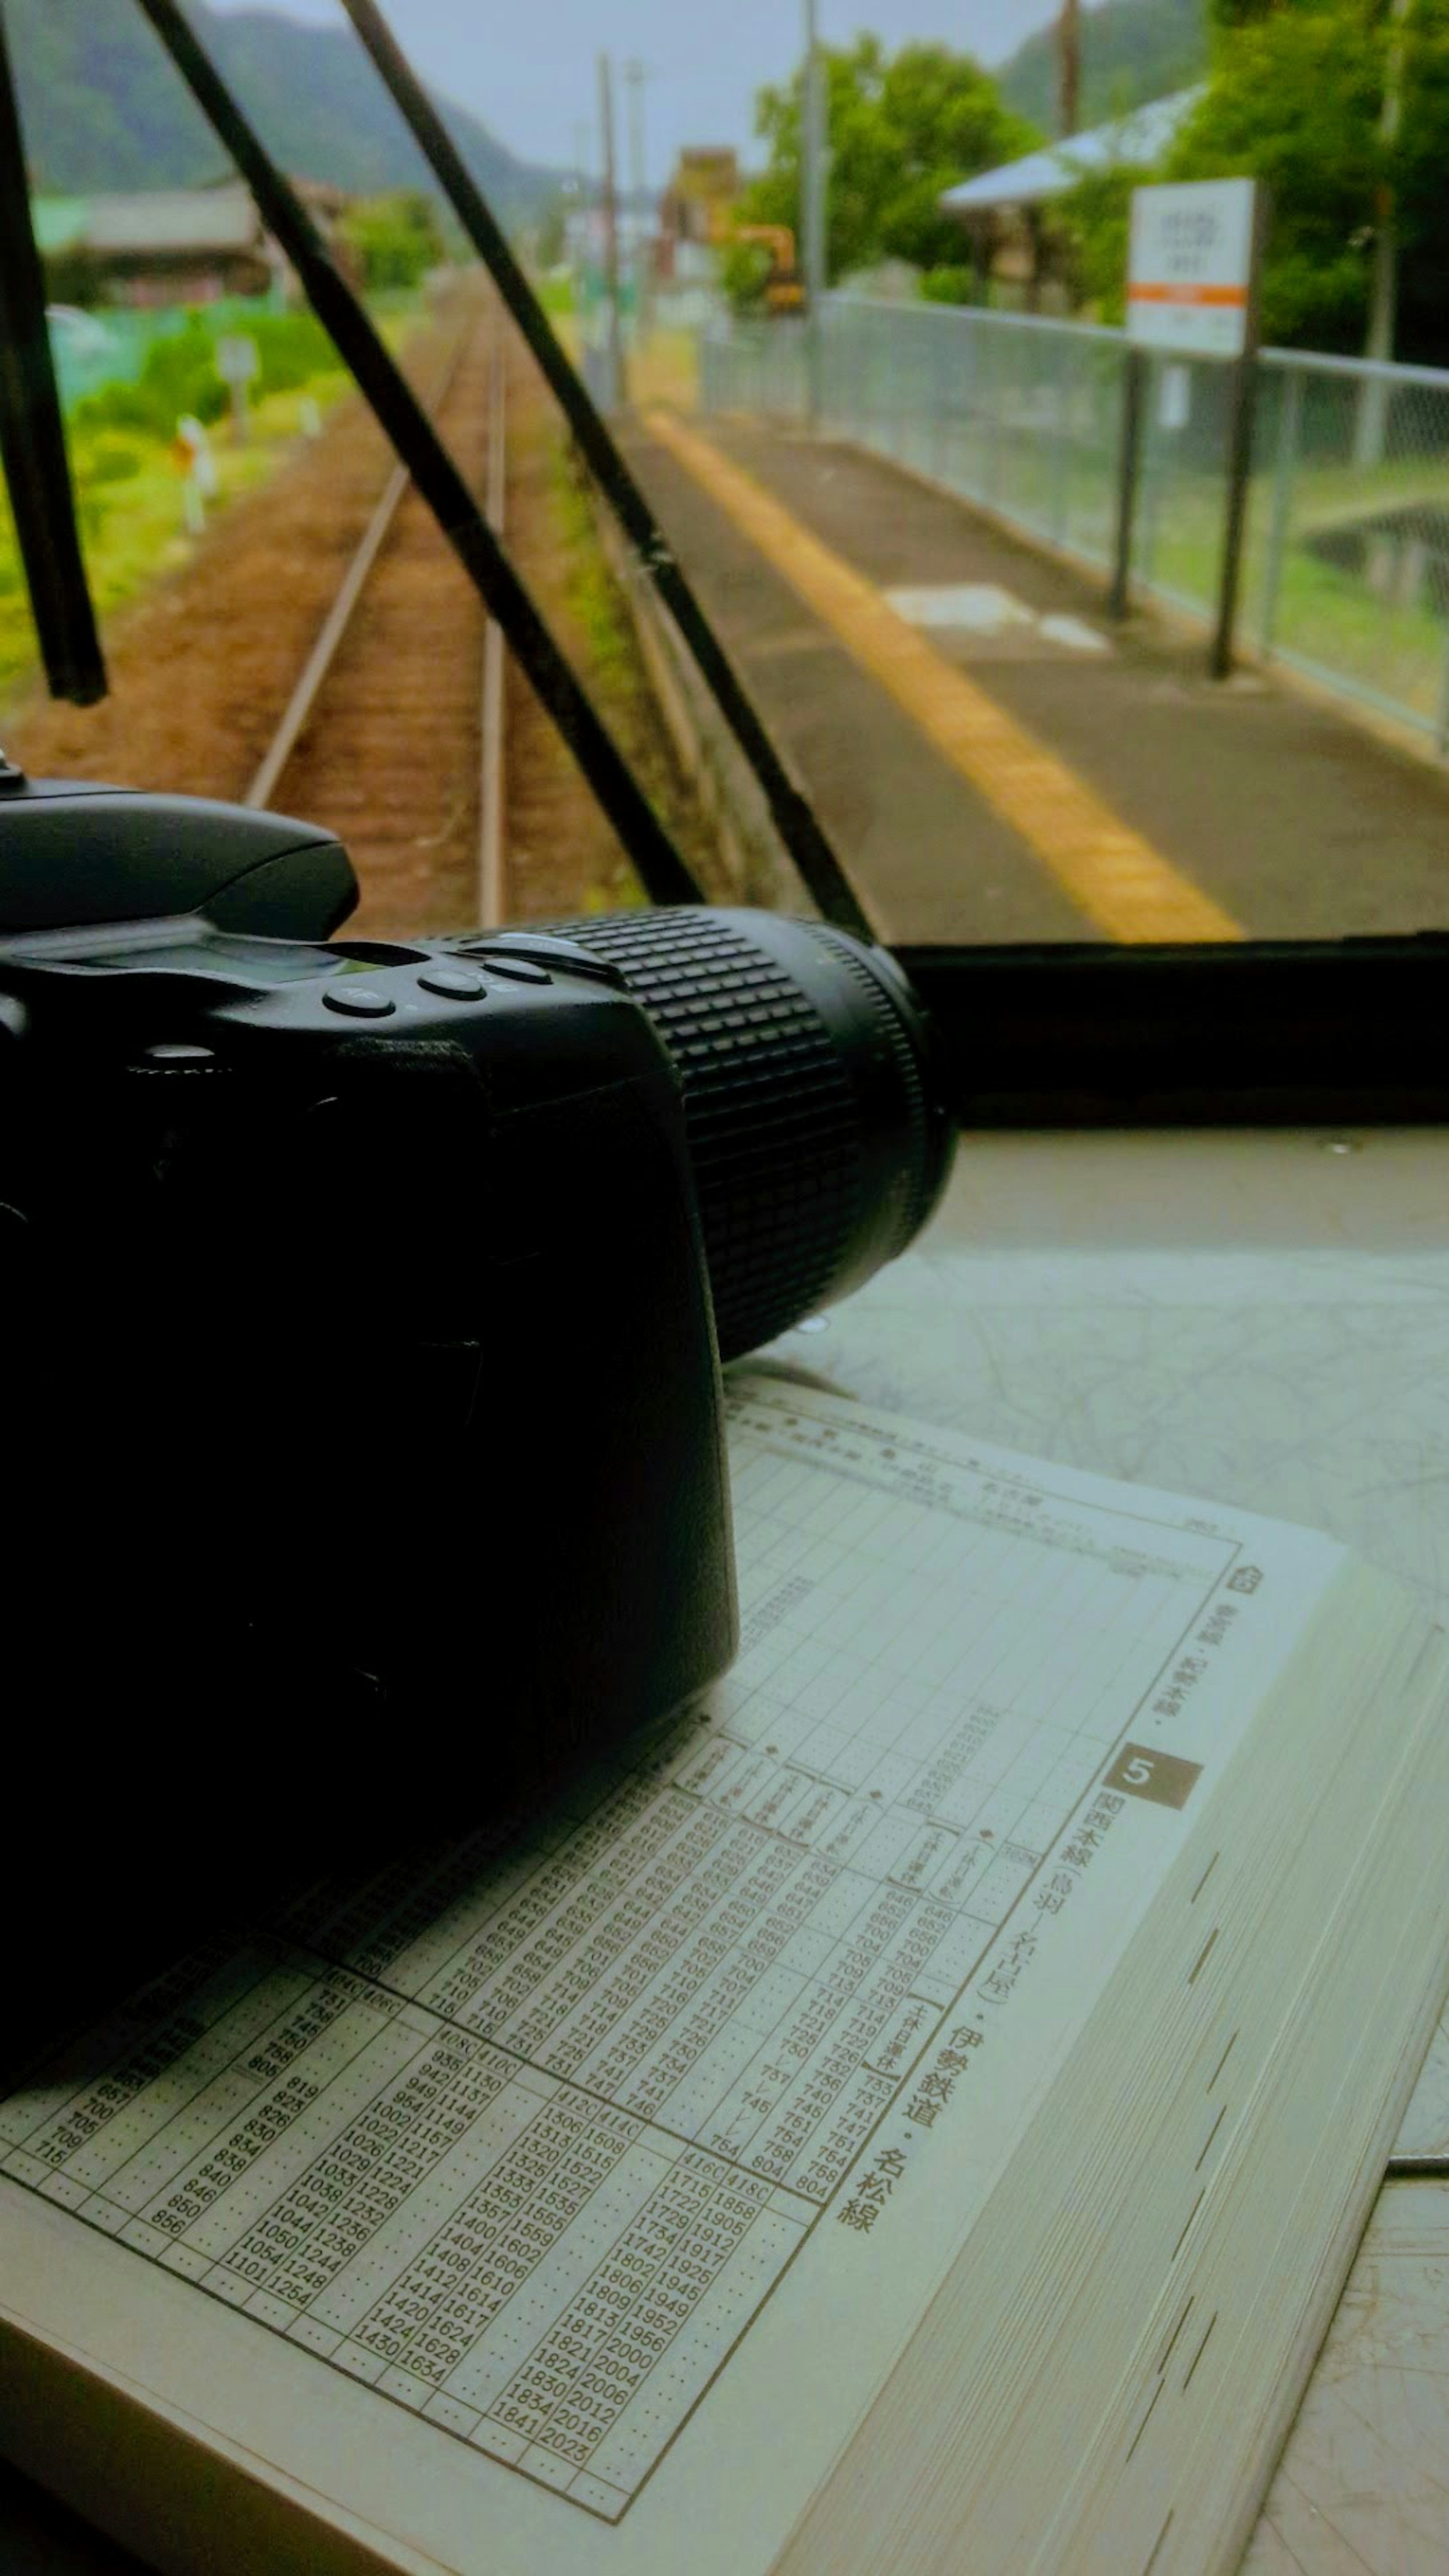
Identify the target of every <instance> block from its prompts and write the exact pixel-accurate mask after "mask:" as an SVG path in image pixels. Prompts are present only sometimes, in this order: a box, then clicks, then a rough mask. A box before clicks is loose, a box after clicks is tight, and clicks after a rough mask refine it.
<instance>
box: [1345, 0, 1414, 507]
mask: <svg viewBox="0 0 1449 2576" xmlns="http://www.w3.org/2000/svg"><path fill="white" fill-rule="evenodd" d="M1408 14H1409V0H1390V9H1389V58H1388V63H1387V66H1386V68H1385V72H1384V98H1383V105H1382V107H1381V108H1380V110H1379V142H1380V143H1381V144H1382V146H1383V148H1384V152H1385V156H1386V157H1387V155H1388V154H1389V153H1390V152H1391V151H1392V149H1393V147H1394V144H1395V143H1396V142H1397V141H1398V134H1399V127H1400V124H1401V123H1402V121H1403V113H1404V20H1405V19H1406V17H1407V16H1408ZM1395 211H1396V210H1395V206H1394V190H1393V183H1392V181H1391V180H1389V179H1384V180H1382V181H1381V182H1380V185H1379V187H1378V190H1377V192H1376V203H1375V206H1374V264H1373V275H1372V277H1371V279H1370V281H1369V319H1368V333H1367V336H1366V338H1365V340H1364V349H1363V353H1364V356H1365V357H1366V358H1372V359H1374V360H1376V361H1377V363H1378V364H1379V365H1381V366H1385V365H1387V364H1388V363H1389V361H1390V360H1391V359H1392V357H1393V354H1394V324H1395V322H1396V320H1397V318H1398V305H1399V238H1398V228H1397V225H1396V223H1395V220H1394V218H1395ZM1388 425H1389V387H1388V384H1387V382H1386V380H1385V378H1384V377H1382V376H1367V377H1365V379H1364V384H1363V390H1362V393H1361V394H1360V397H1359V407H1358V419H1357V422H1356V423H1355V427H1354V442H1353V452H1354V463H1355V464H1356V465H1378V464H1380V463H1381V462H1382V459H1383V453H1384V445H1385V441H1386V438H1387V435H1388Z"/></svg>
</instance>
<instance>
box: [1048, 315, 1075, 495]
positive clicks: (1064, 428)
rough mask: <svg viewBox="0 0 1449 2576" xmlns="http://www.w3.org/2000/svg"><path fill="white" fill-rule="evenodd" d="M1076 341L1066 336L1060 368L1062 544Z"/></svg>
mask: <svg viewBox="0 0 1449 2576" xmlns="http://www.w3.org/2000/svg"><path fill="white" fill-rule="evenodd" d="M1073 347H1074V344H1073V342H1072V341H1071V340H1070V339H1069V338H1068V336H1067V334H1066V333H1065V332H1063V334H1062V347H1061V358H1060V362H1059V364H1058V367H1057V388H1056V389H1057V435H1056V445H1055V459H1054V462H1055V469H1056V470H1055V472H1054V474H1053V476H1052V535H1053V537H1054V538H1055V540H1056V542H1057V544H1058V545H1060V544H1061V541H1062V539H1063V537H1064V536H1065V535H1066V532H1067V477H1068V474H1069V471H1070V468H1071V455H1072V447H1071V411H1072V388H1073V383H1074V380H1075V379H1074V371H1073Z"/></svg>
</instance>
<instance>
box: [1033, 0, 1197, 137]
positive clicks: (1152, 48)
mask: <svg viewBox="0 0 1449 2576" xmlns="http://www.w3.org/2000/svg"><path fill="white" fill-rule="evenodd" d="M1081 26H1082V99H1081V123H1082V126H1083V127H1084V128H1086V127H1088V126H1093V125H1102V124H1104V123H1105V122H1106V120H1107V118H1108V117H1109V116H1114V115H1117V114H1119V113H1120V111H1121V110H1122V109H1123V108H1125V107H1137V106H1139V105H1140V104H1141V102H1142V101H1143V100H1144V99H1148V98H1165V97H1166V96H1167V94H1168V92H1169V91H1171V90H1175V89H1186V88H1187V87H1188V85H1189V83H1190V82H1192V81H1195V80H1200V79H1201V77H1202V74H1203V72H1204V70H1205V68H1206V65H1207V50H1208V39H1207V10H1206V6H1205V0H1103V5H1102V6H1101V7H1100V8H1097V9H1091V8H1084V9H1083V11H1082V19H1081ZM996 77H997V79H998V81H999V82H1000V84H1001V92H1002V96H1003V97H1004V98H1005V100H1006V102H1007V104H1008V106H1010V107H1014V108H1015V109H1016V110H1017V112H1018V114H1019V115H1021V116H1029V117H1030V119H1031V121H1032V123H1033V125H1039V126H1040V127H1041V128H1042V130H1043V132H1044V133H1046V134H1055V132H1056V130H1057V50H1056V34H1055V30H1054V29H1052V28H1049V27H1047V28H1043V29H1042V30H1041V32H1040V33H1039V34H1038V35H1035V36H1028V38H1027V40H1026V42H1025V44H1024V45H1020V46H1018V48H1017V50H1016V52H1015V53H1014V54H1013V55H1012V56H1011V58H1010V60H1009V61H1008V62H1005V63H1003V64H1002V66H1001V68H1000V70H999V71H998V72H997V74H996Z"/></svg>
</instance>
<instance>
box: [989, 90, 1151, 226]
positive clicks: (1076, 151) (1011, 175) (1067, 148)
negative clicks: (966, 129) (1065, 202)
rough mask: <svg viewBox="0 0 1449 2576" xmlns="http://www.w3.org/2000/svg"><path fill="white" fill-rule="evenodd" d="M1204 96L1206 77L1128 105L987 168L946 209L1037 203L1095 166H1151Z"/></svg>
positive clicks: (1058, 193) (1062, 193)
mask: <svg viewBox="0 0 1449 2576" xmlns="http://www.w3.org/2000/svg"><path fill="white" fill-rule="evenodd" d="M1201 96H1202V84H1201V82H1198V83H1196V84H1195V85H1194V87H1193V88H1191V89H1179V90H1174V91H1173V93H1172V96H1171V97H1170V98H1154V99H1150V100H1149V101H1148V102H1147V104H1146V105H1145V106H1143V107H1134V108H1129V109H1128V110H1127V112H1126V113H1125V115H1122V116H1117V117H1114V118H1113V119H1112V121H1111V123H1110V124H1108V125H1097V126H1094V127H1093V129H1092V131H1091V133H1090V134H1073V135H1069V136H1068V137H1067V138H1066V139H1065V140H1064V141H1063V142H1061V143H1048V144H1044V145H1043V146H1042V148H1041V150H1040V151H1039V152H1028V153H1026V154H1025V155H1024V157H1023V158H1022V159H1021V160H1020V161H1007V162H1004V163H1003V165H1002V167H1001V168H1000V169H999V170H983V171H982V172H981V173H980V175H979V177H977V178H975V179H966V180H963V182H962V184H961V186H960V187H959V188H948V189H947V190H946V192H945V194H944V196H943V197H942V198H941V201H940V203H941V209H942V212H943V213H944V214H950V215H973V214H985V213H987V212H988V211H989V210H991V209H992V208H1002V207H1007V206H1037V205H1040V204H1041V203H1042V201H1043V199H1044V198H1047V197H1061V196H1065V194H1066V192H1067V190H1068V189H1069V188H1074V187H1075V186H1076V184H1077V181H1078V180H1079V179H1083V178H1085V177H1086V176H1087V174H1088V172H1090V171H1096V170H1112V169H1120V168H1122V167H1123V166H1124V165H1125V166H1126V167H1127V168H1128V169H1139V170H1147V169H1150V168H1151V167H1152V164H1153V163H1154V161H1156V160H1158V159H1159V157H1160V156H1161V154H1162V153H1164V152H1165V151H1166V150H1167V147H1168V145H1169V143H1171V142H1172V141H1173V140H1174V138H1175V136H1176V135H1177V134H1178V132H1179V131H1180V129H1181V128H1182V127H1183V126H1184V125H1185V124H1186V122H1187V120H1188V118H1189V116H1190V115H1191V114H1192V111H1193V109H1194V108H1195V107H1196V105H1197V103H1198V100H1199V99H1200V98H1201Z"/></svg>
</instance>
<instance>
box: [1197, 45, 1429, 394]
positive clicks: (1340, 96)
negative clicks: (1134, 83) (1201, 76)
mask: <svg viewBox="0 0 1449 2576" xmlns="http://www.w3.org/2000/svg"><path fill="white" fill-rule="evenodd" d="M1218 8H1219V12H1220V30H1221V32H1220V34H1219V38H1218V42H1217V46H1216V50H1215V56H1214V63H1213V71H1212V77H1211V79H1210V80H1209V83H1208V85H1207V89H1206V91H1205V94H1204V96H1203V99H1202V101H1201V104H1200V105H1199V107H1198V109H1197V111H1196V113H1195V114H1194V116H1193V117H1192V119H1191V121H1190V123H1189V124H1188V126H1187V127H1186V128H1185V130H1184V131H1183V133H1182V134H1181V135H1180V136H1179V137H1178V140H1177V142H1176V144H1175V145H1174V147H1173V149H1172V150H1171V151H1170V152H1169V153H1168V155H1167V157H1166V160H1165V162H1164V165H1163V169H1162V172H1161V176H1162V177H1163V178H1167V179H1211V178H1218V177H1223V176H1227V175H1229V174H1231V175H1235V176H1236V175H1239V174H1241V175H1243V176H1247V177H1252V178H1256V179H1262V180H1265V181H1266V182H1267V185H1268V189H1269V192H1270V198H1271V207H1272V225H1271V230H1270V233H1269V240H1268V252H1267V258H1266V263H1265V268H1264V281H1263V325H1264V336H1265V337H1266V338H1267V339H1269V340H1277V341H1282V342H1287V343H1290V344H1292V343H1296V344H1297V345H1299V346H1308V347H1314V348H1320V349H1357V348H1359V347H1361V346H1362V342H1363V332H1364V321H1365V314H1366V309H1367V299H1368V284H1369V267H1370V251H1371V246H1372V241H1373V229H1374V225H1375V223H1376V221H1377V220H1378V218H1379V214H1380V210H1381V208H1382V206H1383V204H1384V202H1385V194H1386V192H1387V193H1388V195H1389V196H1390V197H1391V200H1392V203H1393V205H1394V207H1395V210H1396V223H1397V229H1398V235H1399V243H1400V250H1401V254H1402V259H1403V290H1402V304H1401V312H1402V330H1401V336H1400V345H1399V349H1398V354H1399V355H1400V356H1407V355H1409V354H1410V352H1411V350H1413V351H1415V352H1416V353H1418V354H1423V355H1425V356H1430V357H1440V356H1442V355H1444V354H1446V350H1449V333H1446V328H1445V323H1444V319H1443V309H1442V307H1443V290H1442V279H1443V275H1444V269H1445V262H1446V260H1449V200H1446V193H1445V189H1444V178H1443V173H1444V169H1445V165H1446V162H1449V0H1410V7H1409V9H1408V12H1407V15H1406V17H1405V19H1404V20H1403V22H1402V26H1401V29H1400V31H1399V32H1400V41H1401V47H1402V55H1401V67H1400V97H1401V113H1400V119H1399V128H1398V132H1397V134H1396V135H1395V136H1394V137H1393V138H1392V139H1391V140H1389V139H1386V138H1385V136H1384V134H1383V131H1382V118H1383V104H1384V93H1385V85H1386V82H1387V79H1388V76H1389V48H1390V41H1391V24H1390V15H1389V11H1388V8H1387V6H1385V5H1383V0H1280V5H1278V6H1276V7H1273V6H1264V5H1263V0H1218ZM1229 11H1232V12H1234V13H1235V15H1233V16H1232V17H1230V18H1229V17H1227V13H1228V12H1229ZM1224 18H1227V23H1225V24H1224V23H1222V22H1223V19H1224Z"/></svg>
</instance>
